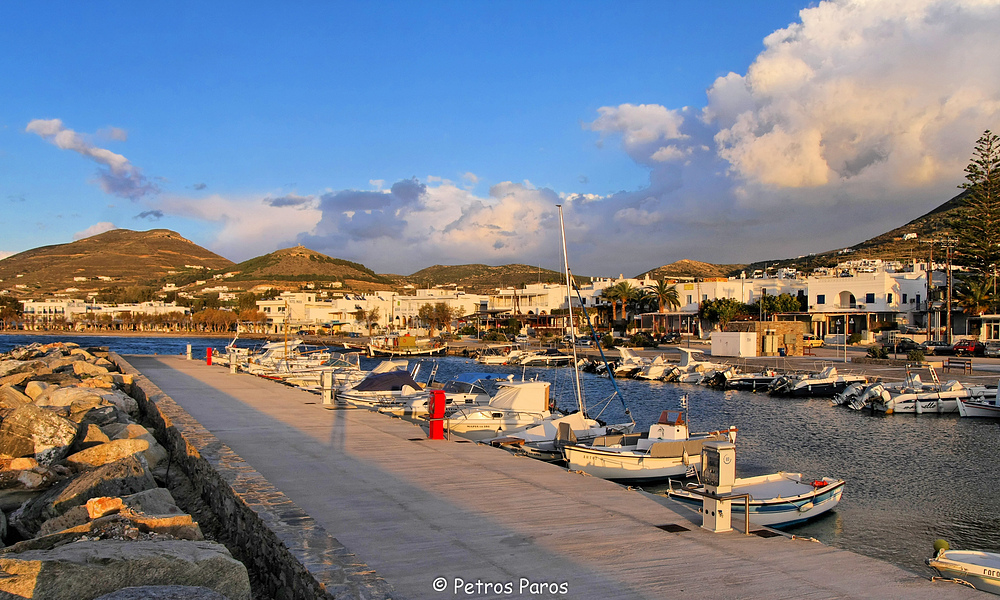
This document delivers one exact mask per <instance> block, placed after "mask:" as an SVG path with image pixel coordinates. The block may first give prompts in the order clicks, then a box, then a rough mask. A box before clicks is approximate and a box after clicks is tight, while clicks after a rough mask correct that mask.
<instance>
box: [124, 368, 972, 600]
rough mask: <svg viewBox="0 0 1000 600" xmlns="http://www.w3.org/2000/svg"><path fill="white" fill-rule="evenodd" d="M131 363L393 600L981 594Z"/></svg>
mask: <svg viewBox="0 0 1000 600" xmlns="http://www.w3.org/2000/svg"><path fill="white" fill-rule="evenodd" d="M126 359H127V360H128V361H129V362H130V363H131V364H132V365H133V366H134V367H136V368H137V369H138V370H139V371H140V372H141V373H142V374H143V375H145V376H146V377H148V378H149V379H150V380H151V381H152V382H153V383H154V384H155V385H157V386H158V387H160V388H161V389H162V390H163V391H164V392H165V393H166V394H167V395H169V396H171V397H172V398H173V399H174V400H175V401H176V402H177V403H178V404H179V405H180V406H181V407H183V408H184V409H185V410H186V411H187V412H188V413H190V414H191V415H192V416H193V417H194V418H195V419H197V420H198V421H199V422H200V423H201V424H202V425H203V426H204V427H205V428H207V429H208V430H209V431H210V432H212V433H213V434H214V435H215V436H216V437H217V438H218V439H219V440H220V441H221V442H222V443H224V444H226V445H227V446H229V447H230V448H232V449H233V450H234V451H235V452H236V453H237V454H239V455H240V456H241V457H242V458H243V459H245V460H246V461H247V462H248V463H249V464H250V465H252V466H253V467H254V468H255V469H256V470H257V471H258V472H260V473H261V474H262V475H263V476H264V477H265V478H266V479H267V480H268V481H269V482H271V483H272V484H273V485H274V486H276V487H277V488H278V489H280V490H281V491H282V492H283V493H284V494H286V495H287V496H288V497H289V498H290V499H291V500H292V501H293V502H295V503H296V504H297V505H298V506H299V507H301V508H302V509H303V510H304V511H305V512H306V513H308V514H309V515H310V516H311V517H313V518H314V519H315V520H316V521H317V522H318V523H319V524H320V525H321V526H322V527H324V528H325V529H326V530H327V531H328V532H329V533H330V534H331V535H333V536H334V537H336V538H337V539H338V540H339V541H340V542H341V543H343V544H344V545H345V546H346V547H347V548H348V549H349V550H350V551H351V552H353V553H355V554H356V555H357V556H358V558H359V559H360V560H362V561H364V562H366V563H367V564H368V565H370V566H371V567H372V568H373V569H375V570H376V572H377V573H378V574H379V575H381V576H382V577H384V578H385V579H386V580H387V581H388V582H389V583H390V584H391V585H392V586H394V588H395V590H396V596H395V597H398V598H455V597H463V598H465V597H480V598H529V597H531V598H550V597H565V598H583V599H587V598H595V599H598V598H602V599H603V598H674V597H682V596H692V595H697V596H708V597H712V598H816V599H820V598H928V599H931V598H935V599H937V598H978V597H981V593H980V592H976V591H974V590H970V589H968V588H964V587H961V586H957V585H953V584H947V583H931V582H929V581H928V580H927V578H926V577H922V576H921V575H918V574H915V573H911V572H909V571H906V570H903V569H900V568H898V567H895V566H893V565H890V564H888V563H885V562H881V561H877V560H873V559H871V558H868V557H864V556H861V555H857V554H853V553H850V552H847V551H843V550H838V549H835V548H832V547H829V546H824V545H822V544H819V543H816V542H813V541H808V540H793V539H789V538H786V537H780V536H779V537H771V538H764V537H759V536H757V535H751V536H746V535H743V534H742V533H740V532H733V533H726V534H712V533H709V532H707V531H704V530H701V529H699V528H698V524H697V523H696V522H695V521H696V519H697V515H696V514H694V513H693V512H690V511H688V510H687V509H685V508H683V507H681V506H680V505H677V504H675V503H673V502H671V501H669V500H664V499H655V498H653V497H651V496H649V495H646V494H644V493H642V492H639V491H635V490H629V489H627V488H624V487H621V486H618V485H616V484H613V483H610V482H606V481H603V480H600V479H596V478H592V477H585V476H581V475H578V474H574V473H569V472H567V471H565V470H564V469H561V468H559V467H556V466H553V465H548V464H545V463H541V462H537V461H534V460H531V459H527V458H519V457H515V456H512V455H509V454H507V453H506V452H503V451H501V450H496V449H493V448H489V447H483V446H478V445H475V444H471V443H458V442H447V441H428V440H426V439H424V438H425V437H426V436H425V434H424V432H423V431H422V430H421V429H420V428H419V427H417V426H415V425H413V424H410V423H408V422H406V421H403V420H400V419H393V418H390V417H387V416H385V415H380V414H376V413H371V412H368V411H364V410H328V409H326V408H324V407H323V406H322V404H321V399H320V398H319V397H318V396H316V395H313V394H310V393H308V392H305V391H302V390H298V389H295V388H290V387H287V386H283V385H280V384H277V383H275V382H272V381H268V380H265V379H260V378H256V377H252V376H249V375H244V374H240V375H235V374H231V373H230V372H229V371H228V370H227V369H225V368H220V367H208V366H206V365H205V363H204V362H203V361H187V360H185V359H184V358H183V357H176V356H128V357H126ZM847 493H850V487H848V491H847ZM661 526H680V527H681V528H683V530H680V531H676V532H670V531H665V530H663V529H660V527H661ZM927 574H928V575H929V571H928V573H927ZM463 582H464V584H465V586H463V585H460V584H461V583H463ZM435 585H438V586H442V585H443V591H438V590H437V589H436V588H435ZM467 586H471V587H467ZM497 586H499V588H497ZM508 589H509V590H510V591H509V592H508V591H507V590H508ZM563 590H565V591H563ZM553 591H555V592H556V593H552V592H553ZM560 593H561V594H560Z"/></svg>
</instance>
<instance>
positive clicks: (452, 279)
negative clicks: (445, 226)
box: [393, 264, 587, 294]
mask: <svg viewBox="0 0 1000 600" xmlns="http://www.w3.org/2000/svg"><path fill="white" fill-rule="evenodd" d="M393 277H395V278H396V282H397V283H400V284H403V285H405V284H409V285H412V286H414V287H418V288H423V287H433V286H436V285H443V286H455V287H456V288H462V289H464V290H465V291H466V292H468V293H477V294H488V293H490V292H492V291H493V290H495V289H497V288H506V287H515V288H520V287H524V285H525V284H528V283H564V282H565V281H566V276H565V275H564V274H562V273H560V272H559V271H550V270H548V269H542V268H539V267H531V266H528V265H521V264H513V265H500V266H497V267H491V266H489V265H483V264H469V265H453V266H446V265H434V266H433V267H428V268H426V269H421V270H420V271H417V272H416V273H414V274H412V275H409V276H407V277H399V276H393ZM575 277H576V279H577V281H580V282H583V281H585V280H586V279H587V278H585V277H580V276H575Z"/></svg>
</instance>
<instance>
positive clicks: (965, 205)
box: [951, 129, 1000, 278]
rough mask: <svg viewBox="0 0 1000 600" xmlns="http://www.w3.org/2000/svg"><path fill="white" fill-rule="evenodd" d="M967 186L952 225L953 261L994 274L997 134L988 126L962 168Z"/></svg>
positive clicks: (999, 175)
mask: <svg viewBox="0 0 1000 600" xmlns="http://www.w3.org/2000/svg"><path fill="white" fill-rule="evenodd" d="M965 179H966V180H967V181H966V183H963V184H962V185H960V186H959V187H961V188H964V189H965V190H967V193H966V194H965V196H964V197H963V199H962V206H961V208H960V210H959V211H958V217H957V218H956V219H954V220H953V222H952V224H951V225H952V228H953V229H954V232H955V236H956V237H957V238H958V243H957V244H956V248H955V250H956V252H955V262H957V263H959V264H962V265H965V266H967V267H968V268H969V269H970V270H971V271H973V272H975V273H979V274H981V275H989V276H991V277H994V278H995V277H996V269H997V267H998V265H1000V137H997V136H996V135H995V134H994V133H993V132H991V131H990V130H988V129H987V130H986V131H985V132H983V135H982V136H981V137H980V138H979V140H977V141H976V147H975V151H974V153H973V156H972V159H971V160H970V161H969V165H968V166H967V167H966V168H965Z"/></svg>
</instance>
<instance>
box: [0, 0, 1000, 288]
mask: <svg viewBox="0 0 1000 600" xmlns="http://www.w3.org/2000/svg"><path fill="white" fill-rule="evenodd" d="M0 41H2V47H3V50H2V52H0V257H5V256H9V255H12V254H15V253H18V252H23V251H25V250H28V249H31V248H35V247H38V246H44V245H50V244H62V243H67V242H70V241H73V240H76V239H82V238H84V237H87V236H90V235H95V234H98V233H102V232H104V231H107V230H109V229H112V228H125V229H133V230H148V229H154V228H165V229H171V230H174V231H176V232H178V233H180V234H181V235H183V236H184V237H186V238H187V239H189V240H191V241H193V242H194V243H196V244H199V245H201V246H204V247H205V248H208V249H210V250H212V251H214V252H216V253H218V254H220V255H222V256H224V257H226V258H229V259H230V260H233V261H236V262H239V261H242V260H246V259H249V258H253V257H255V256H260V255H263V254H267V253H269V252H272V251H274V250H277V249H280V248H286V247H290V246H294V245H296V244H302V245H304V246H306V247H308V248H310V249H313V250H316V251H319V252H323V253H324V254H327V255H329V256H333V257H336V258H343V259H348V260H352V261H357V262H360V263H362V264H364V265H365V266H367V267H369V268H371V269H373V270H375V271H377V272H379V273H395V274H401V275H408V274H411V273H413V272H415V271H417V270H419V269H422V268H425V267H429V266H432V265H439V264H440V265H458V264H469V263H486V264H489V265H501V264H508V263H523V264H527V265H532V266H535V265H537V266H539V267H542V268H549V269H554V270H561V269H562V268H563V255H562V247H561V243H560V227H559V219H558V212H557V210H558V209H557V208H556V207H557V205H562V206H563V211H564V217H565V229H566V236H567V242H568V248H569V253H568V254H569V262H570V267H571V268H572V270H573V272H574V273H575V274H577V275H591V276H604V277H613V276H617V275H620V274H624V275H625V276H635V275H639V274H642V273H644V272H646V271H648V270H650V269H654V268H656V267H659V266H661V265H665V264H668V263H671V262H674V261H676V260H680V259H692V260H700V261H706V262H713V263H726V264H731V263H746V262H751V261H757V260H771V259H781V258H790V257H795V256H801V255H804V254H809V253H813V252H823V251H827V250H834V249H838V248H842V247H846V246H850V245H853V244H856V243H858V242H861V241H863V240H865V239H867V238H869V237H872V236H874V235H878V234H880V233H883V232H885V231H888V230H890V229H894V228H896V227H899V226H901V225H903V224H905V223H906V222H908V221H910V220H912V219H915V218H917V217H919V216H921V215H923V214H924V213H926V212H928V211H930V210H932V209H933V208H935V207H937V206H938V205H940V204H941V203H943V202H945V201H946V200H948V199H949V198H951V197H953V196H954V195H956V194H957V193H958V191H959V189H958V186H959V185H961V184H962V183H963V182H964V169H965V166H966V165H967V164H968V163H969V160H970V158H971V157H972V153H973V149H974V146H975V142H976V140H977V139H978V138H979V136H980V135H982V133H983V132H984V131H985V130H987V129H990V130H998V129H1000V119H998V117H1000V68H997V65H998V64H1000V0H946V1H932V0H828V1H822V2H815V1H813V2H803V1H795V0H770V1H756V0H747V1H743V2H735V1H725V2H720V1H711V0H702V1H699V2H687V1H683V0H671V1H663V0H658V1H651V2H629V1H627V0H626V1H616V2H593V1H587V0H580V1H574V2H555V1H550V2H537V1H531V2H527V1H526V2H519V1H505V2H475V1H473V2H468V1H462V2H446V1H428V2H333V1H324V2H308V1H303V2H294V3H274V2H270V3H263V2H241V3H236V2H223V1H220V2H190V3H189V2H170V3H158V4H154V3H125V2H102V1H95V2H47V1H44V0H41V1H36V2H31V3H28V2H19V1H13V2H4V3H0Z"/></svg>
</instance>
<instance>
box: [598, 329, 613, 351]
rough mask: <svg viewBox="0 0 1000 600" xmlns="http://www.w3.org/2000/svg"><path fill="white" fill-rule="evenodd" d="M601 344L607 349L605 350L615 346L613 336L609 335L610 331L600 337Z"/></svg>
mask: <svg viewBox="0 0 1000 600" xmlns="http://www.w3.org/2000/svg"><path fill="white" fill-rule="evenodd" d="M601 345H602V346H604V348H605V349H607V350H610V349H611V348H614V347H615V337H614V336H613V335H611V334H610V333H609V334H606V335H605V336H604V337H603V338H601Z"/></svg>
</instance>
